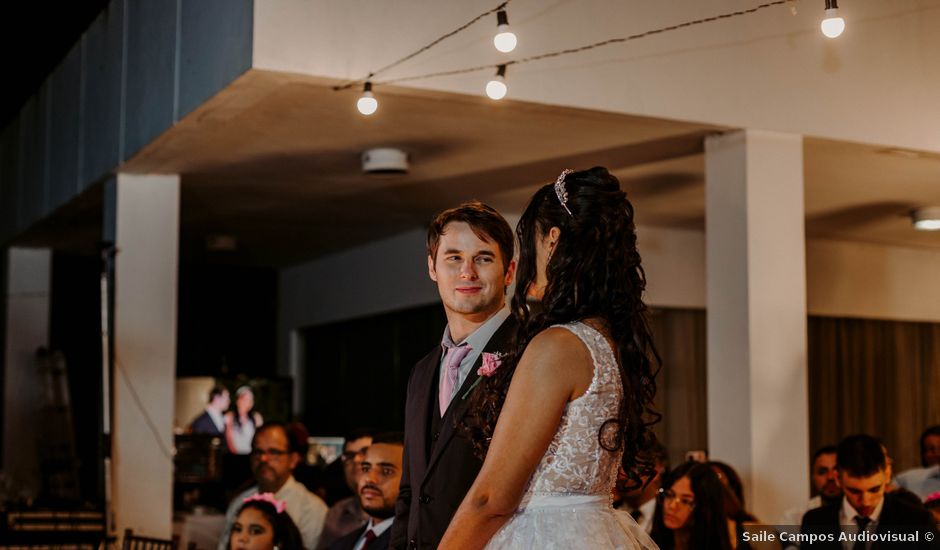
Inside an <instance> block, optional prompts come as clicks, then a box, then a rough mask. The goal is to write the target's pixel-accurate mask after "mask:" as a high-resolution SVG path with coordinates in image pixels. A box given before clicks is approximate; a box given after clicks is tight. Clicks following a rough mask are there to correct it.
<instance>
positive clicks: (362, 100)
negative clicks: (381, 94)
mask: <svg viewBox="0 0 940 550" xmlns="http://www.w3.org/2000/svg"><path fill="white" fill-rule="evenodd" d="M356 108H357V109H359V112H360V113H362V114H364V115H366V116H368V115H371V114H372V113H374V112H375V111H376V109H378V108H379V102H378V101H377V100H376V99H375V96H374V95H372V83H371V82H368V81H366V84H365V86H363V88H362V96H360V97H359V101H357V102H356Z"/></svg>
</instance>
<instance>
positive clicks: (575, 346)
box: [520, 327, 592, 372]
mask: <svg viewBox="0 0 940 550" xmlns="http://www.w3.org/2000/svg"><path fill="white" fill-rule="evenodd" d="M522 362H523V363H528V364H532V365H537V366H535V367H534V368H538V369H540V370H541V369H551V370H555V369H561V370H565V371H569V372H570V371H571V370H572V367H573V366H576V365H586V366H590V365H591V364H592V363H591V354H590V351H588V349H587V347H585V345H584V343H583V342H582V341H581V339H580V338H579V337H578V336H577V335H576V334H574V333H573V332H571V331H570V330H568V329H566V328H563V327H549V328H547V329H545V330H543V331H542V332H540V333H538V334H537V335H535V338H533V339H532V341H531V342H529V345H528V346H526V349H525V353H524V354H523V356H522ZM520 366H521V365H520Z"/></svg>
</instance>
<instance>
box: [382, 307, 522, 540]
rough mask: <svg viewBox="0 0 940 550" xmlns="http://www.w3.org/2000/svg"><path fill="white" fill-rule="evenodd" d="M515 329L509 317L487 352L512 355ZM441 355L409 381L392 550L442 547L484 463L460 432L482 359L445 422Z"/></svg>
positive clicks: (437, 351)
mask: <svg viewBox="0 0 940 550" xmlns="http://www.w3.org/2000/svg"><path fill="white" fill-rule="evenodd" d="M515 328H516V322H515V320H514V318H513V317H512V316H510V317H508V318H507V319H506V321H504V322H503V324H502V325H500V327H499V328H498V329H497V330H496V332H495V333H494V334H493V337H492V338H490V341H489V342H487V344H486V346H484V348H483V353H495V352H502V353H505V352H507V351H508V349H507V348H508V345H509V342H510V340H511V339H512V336H513V334H514V333H515ZM441 356H442V350H441V348H440V346H438V347H437V348H436V349H434V350H432V351H431V353H429V354H428V355H427V356H425V358H424V359H422V360H421V361H418V363H417V364H416V365H415V367H414V369H412V371H411V378H410V379H409V380H408V397H407V403H406V405H405V452H404V457H403V459H402V478H401V492H400V494H399V496H398V503H397V505H396V508H395V522H394V523H393V524H392V540H391V542H390V544H389V547H390V548H393V549H400V550H405V549H418V548H420V549H425V548H437V545H438V544H439V543H440V541H441V538H442V537H443V536H444V531H446V530H447V525H448V524H449V523H450V520H451V518H452V517H453V516H454V512H456V511H457V507H458V506H460V503H461V501H463V497H464V496H465V495H466V494H467V491H468V490H469V489H470V486H471V485H472V484H473V481H474V480H475V479H476V476H477V474H478V473H479V472H480V467H481V466H482V465H483V463H482V461H480V460H479V459H478V458H476V456H475V455H474V454H473V446H472V444H471V443H470V441H468V440H466V439H464V438H463V437H462V436H460V435H458V434H457V430H456V424H457V422H459V421H460V419H462V418H463V417H464V415H465V414H466V413H467V406H468V404H469V396H468V397H466V398H464V395H465V394H466V393H467V392H468V390H469V389H470V388H471V387H472V386H473V384H474V382H476V380H477V378H478V375H477V369H478V368H480V365H482V361H483V355H482V353H481V354H480V357H479V358H477V360H476V362H475V363H474V364H473V366H472V367H471V369H470V372H469V374H468V375H467V378H466V380H464V383H463V384H462V385H461V387H460V389H459V390H458V391H457V393H456V394H455V395H454V399H453V401H451V404H450V406H449V407H448V408H447V411H446V413H445V414H444V417H443V418H442V417H441V413H440V406H439V405H438V395H437V392H438V380H439V378H440V365H441ZM478 389H479V386H477V387H476V388H474V390H473V391H476V390H478Z"/></svg>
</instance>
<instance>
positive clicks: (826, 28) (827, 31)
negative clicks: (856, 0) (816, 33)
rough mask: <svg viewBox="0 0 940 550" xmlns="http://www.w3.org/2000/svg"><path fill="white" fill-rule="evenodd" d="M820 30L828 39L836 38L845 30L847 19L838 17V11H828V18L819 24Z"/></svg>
mask: <svg viewBox="0 0 940 550" xmlns="http://www.w3.org/2000/svg"><path fill="white" fill-rule="evenodd" d="M830 12H836V13H830ZM819 28H820V30H822V33H823V34H824V35H826V37H828V38H836V37H838V36H839V35H840V34H842V31H844V30H845V19H842V18H841V17H839V16H838V10H826V18H825V19H823V20H822V23H820V24H819Z"/></svg>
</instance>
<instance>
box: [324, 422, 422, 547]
mask: <svg viewBox="0 0 940 550" xmlns="http://www.w3.org/2000/svg"><path fill="white" fill-rule="evenodd" d="M404 449H405V443H404V434H401V433H389V434H378V435H376V436H375V437H374V438H373V439H372V445H370V446H369V448H368V449H366V452H365V456H364V457H363V459H362V464H361V471H362V475H361V476H360V477H359V487H358V489H359V491H358V493H359V504H360V505H361V506H362V509H363V510H365V512H366V514H368V515H369V521H368V523H366V525H365V526H364V527H362V528H360V529H357V530H356V531H353V532H352V533H350V534H348V535H346V536H345V537H343V538H341V539H339V540H337V541H336V542H334V543H333V544H332V545H331V546H330V547H329V550H387V549H388V544H389V540H390V539H391V534H392V533H391V531H390V530H389V528H390V527H391V526H392V522H394V520H395V503H396V502H397V501H398V486H399V484H400V483H401V464H402V454H403V452H404Z"/></svg>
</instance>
